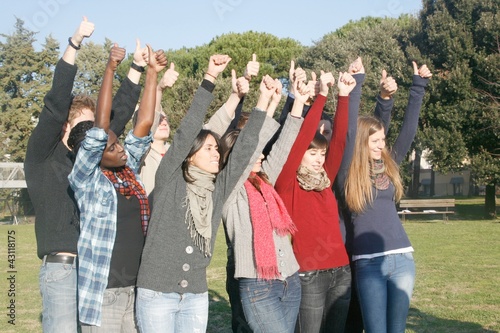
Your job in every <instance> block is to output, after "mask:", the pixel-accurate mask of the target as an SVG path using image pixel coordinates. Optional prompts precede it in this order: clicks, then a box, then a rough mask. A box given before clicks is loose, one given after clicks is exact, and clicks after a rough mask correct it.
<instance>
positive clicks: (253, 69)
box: [204, 54, 260, 136]
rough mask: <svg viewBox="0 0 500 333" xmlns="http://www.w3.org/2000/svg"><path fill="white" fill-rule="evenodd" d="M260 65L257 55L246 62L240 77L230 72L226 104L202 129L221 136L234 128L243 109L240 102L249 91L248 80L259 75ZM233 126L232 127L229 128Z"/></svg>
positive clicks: (234, 72) (232, 71) (233, 71)
mask: <svg viewBox="0 0 500 333" xmlns="http://www.w3.org/2000/svg"><path fill="white" fill-rule="evenodd" d="M259 67H260V64H259V62H257V55H256V54H253V55H252V60H251V61H249V62H248V64H247V66H246V68H245V73H244V75H243V76H242V77H239V78H237V77H236V71H235V70H234V69H233V70H231V88H232V91H231V95H229V98H228V99H227V101H226V103H224V105H222V106H221V107H220V108H219V110H217V112H215V113H214V115H213V116H212V117H210V120H209V121H208V123H207V124H206V125H205V126H204V128H206V129H209V130H211V131H213V132H215V133H217V134H219V135H220V136H222V135H223V134H224V133H225V132H226V131H227V130H228V128H230V127H236V124H237V123H238V118H239V117H240V115H241V109H242V107H243V105H242V101H243V99H244V98H245V96H246V94H247V93H248V91H249V90H250V80H251V79H252V77H254V76H257V74H258V73H259ZM231 125H233V126H231Z"/></svg>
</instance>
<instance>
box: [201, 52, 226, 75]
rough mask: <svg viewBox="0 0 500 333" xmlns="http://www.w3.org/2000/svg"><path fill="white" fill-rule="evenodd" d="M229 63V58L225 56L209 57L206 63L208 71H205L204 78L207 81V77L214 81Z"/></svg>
mask: <svg viewBox="0 0 500 333" xmlns="http://www.w3.org/2000/svg"><path fill="white" fill-rule="evenodd" d="M230 61H231V57H229V56H228V55H226V54H215V55H213V56H211V57H210V60H209V61H208V69H207V71H206V75H205V78H206V79H208V78H207V76H209V77H211V78H213V80H214V81H215V79H216V78H217V76H218V75H219V74H220V73H222V71H224V69H226V67H227V64H229V62H230Z"/></svg>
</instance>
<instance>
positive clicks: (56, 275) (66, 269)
mask: <svg viewBox="0 0 500 333" xmlns="http://www.w3.org/2000/svg"><path fill="white" fill-rule="evenodd" d="M46 265H47V267H46V273H45V281H47V282H57V281H61V280H64V279H67V278H68V277H69V276H70V275H71V272H72V271H73V266H72V265H66V264H65V265H61V264H56V265H57V266H58V268H56V269H50V268H49V267H50V266H52V264H50V263H47V264H46Z"/></svg>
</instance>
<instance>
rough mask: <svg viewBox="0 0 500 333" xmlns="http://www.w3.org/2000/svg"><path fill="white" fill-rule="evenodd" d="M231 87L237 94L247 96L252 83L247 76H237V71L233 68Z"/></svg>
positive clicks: (240, 96)
mask: <svg viewBox="0 0 500 333" xmlns="http://www.w3.org/2000/svg"><path fill="white" fill-rule="evenodd" d="M231 87H232V89H233V93H235V94H237V95H238V97H239V98H242V97H243V96H245V95H246V94H247V93H248V91H249V90H250V83H249V82H248V80H247V79H246V78H245V77H243V76H242V77H239V78H237V77H236V71H235V70H234V69H233V70H231Z"/></svg>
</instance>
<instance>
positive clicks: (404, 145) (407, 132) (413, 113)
mask: <svg viewBox="0 0 500 333" xmlns="http://www.w3.org/2000/svg"><path fill="white" fill-rule="evenodd" d="M412 64H413V84H412V86H411V87H410V97H409V99H408V105H407V106H406V111H405V115H404V119H403V125H402V127H401V131H400V132H399V135H398V137H397V139H396V141H395V143H394V145H393V147H392V150H391V154H392V157H393V158H394V160H395V161H396V163H398V164H399V163H401V161H403V158H404V157H405V155H406V154H407V153H408V151H409V150H410V147H411V144H412V142H413V140H414V139H415V135H416V134H417V127H418V118H419V117H420V109H421V108H422V101H423V98H424V93H425V87H426V86H427V84H428V83H429V78H430V77H431V76H432V73H431V71H430V70H429V68H427V65H422V66H421V67H420V68H418V66H417V63H416V62H415V61H413V62H412Z"/></svg>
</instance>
